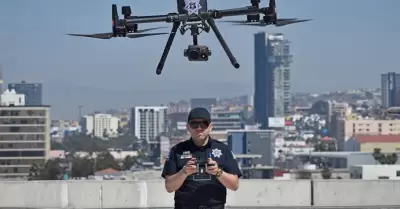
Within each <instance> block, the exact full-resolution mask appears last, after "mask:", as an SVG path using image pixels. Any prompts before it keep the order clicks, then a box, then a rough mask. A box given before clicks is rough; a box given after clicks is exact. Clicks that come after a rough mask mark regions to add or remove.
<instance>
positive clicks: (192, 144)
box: [190, 137, 214, 149]
mask: <svg viewBox="0 0 400 209" xmlns="http://www.w3.org/2000/svg"><path fill="white" fill-rule="evenodd" d="M213 140H214V139H212V138H211V137H209V139H208V142H207V144H205V145H204V146H202V147H199V146H197V145H196V144H195V143H194V142H193V139H192V137H190V145H191V146H193V147H195V148H198V149H202V148H209V147H211V144H212V142H213Z"/></svg>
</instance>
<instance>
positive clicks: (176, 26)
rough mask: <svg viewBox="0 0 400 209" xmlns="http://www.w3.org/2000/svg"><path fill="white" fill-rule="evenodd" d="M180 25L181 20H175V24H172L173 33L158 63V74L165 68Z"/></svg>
mask: <svg viewBox="0 0 400 209" xmlns="http://www.w3.org/2000/svg"><path fill="white" fill-rule="evenodd" d="M180 25H181V23H180V22H174V24H173V26H172V30H171V33H170V34H169V37H168V40H167V44H166V45H165V48H164V52H163V54H162V56H161V59H160V62H159V63H158V66H157V71H156V74H157V75H160V74H161V72H162V70H163V68H164V64H165V60H167V57H168V53H169V50H170V49H171V46H172V42H173V41H174V38H175V35H176V32H177V31H178V28H179V26H180Z"/></svg>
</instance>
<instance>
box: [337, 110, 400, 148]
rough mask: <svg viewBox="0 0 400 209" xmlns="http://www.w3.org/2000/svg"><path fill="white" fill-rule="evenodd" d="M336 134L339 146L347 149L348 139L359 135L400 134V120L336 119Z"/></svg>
mask: <svg viewBox="0 0 400 209" xmlns="http://www.w3.org/2000/svg"><path fill="white" fill-rule="evenodd" d="M335 131H336V134H335V137H336V139H337V140H338V148H339V150H340V151H349V150H348V148H346V149H345V143H346V141H347V140H349V139H352V138H353V137H354V136H357V135H380V136H382V135H400V120H374V119H372V118H371V119H369V118H362V119H352V120H349V119H347V120H346V119H344V118H341V119H339V120H337V121H336V130H335Z"/></svg>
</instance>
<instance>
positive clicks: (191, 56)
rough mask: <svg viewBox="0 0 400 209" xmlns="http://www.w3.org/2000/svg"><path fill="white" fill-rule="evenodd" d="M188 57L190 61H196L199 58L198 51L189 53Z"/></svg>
mask: <svg viewBox="0 0 400 209" xmlns="http://www.w3.org/2000/svg"><path fill="white" fill-rule="evenodd" d="M189 57H190V58H191V59H193V60H197V59H199V58H200V53H199V52H198V51H196V50H191V51H190V52H189Z"/></svg>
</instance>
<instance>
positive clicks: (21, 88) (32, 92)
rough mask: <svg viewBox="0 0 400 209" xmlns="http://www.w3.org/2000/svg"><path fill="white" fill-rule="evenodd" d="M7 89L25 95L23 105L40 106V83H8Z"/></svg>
mask: <svg viewBox="0 0 400 209" xmlns="http://www.w3.org/2000/svg"><path fill="white" fill-rule="evenodd" d="M8 89H9V90H12V89H14V90H15V91H16V92H17V93H18V94H25V105H27V106H35V105H42V94H43V92H42V84H41V83H26V82H25V81H22V82H21V83H10V84H8Z"/></svg>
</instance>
